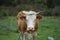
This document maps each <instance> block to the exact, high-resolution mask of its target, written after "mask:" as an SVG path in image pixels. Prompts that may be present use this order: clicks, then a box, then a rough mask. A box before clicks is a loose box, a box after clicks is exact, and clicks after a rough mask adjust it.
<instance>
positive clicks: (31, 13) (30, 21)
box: [23, 11, 36, 30]
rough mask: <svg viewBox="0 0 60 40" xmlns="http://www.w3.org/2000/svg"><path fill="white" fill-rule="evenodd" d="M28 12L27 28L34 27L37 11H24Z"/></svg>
mask: <svg viewBox="0 0 60 40" xmlns="http://www.w3.org/2000/svg"><path fill="white" fill-rule="evenodd" d="M23 13H25V14H26V20H27V30H30V29H33V30H34V26H35V19H36V12H34V11H23Z"/></svg>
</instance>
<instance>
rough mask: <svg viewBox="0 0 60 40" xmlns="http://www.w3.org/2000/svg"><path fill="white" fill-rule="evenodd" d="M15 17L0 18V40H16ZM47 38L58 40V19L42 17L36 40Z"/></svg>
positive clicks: (17, 36)
mask: <svg viewBox="0 0 60 40" xmlns="http://www.w3.org/2000/svg"><path fill="white" fill-rule="evenodd" d="M16 30H17V20H16V17H13V16H9V17H5V18H0V40H18V38H19V33H16ZM48 36H51V37H53V38H54V39H55V40H60V17H44V18H43V20H41V21H40V23H39V29H38V37H37V38H38V40H48Z"/></svg>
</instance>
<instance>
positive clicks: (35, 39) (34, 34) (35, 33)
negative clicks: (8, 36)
mask: <svg viewBox="0 0 60 40" xmlns="http://www.w3.org/2000/svg"><path fill="white" fill-rule="evenodd" d="M33 40H37V32H34V33H33Z"/></svg>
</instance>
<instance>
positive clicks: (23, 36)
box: [20, 32, 25, 40]
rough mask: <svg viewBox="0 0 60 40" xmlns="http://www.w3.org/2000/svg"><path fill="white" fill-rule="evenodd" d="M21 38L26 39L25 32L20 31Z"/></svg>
mask: <svg viewBox="0 0 60 40" xmlns="http://www.w3.org/2000/svg"><path fill="white" fill-rule="evenodd" d="M20 40H25V34H24V33H22V32H20Z"/></svg>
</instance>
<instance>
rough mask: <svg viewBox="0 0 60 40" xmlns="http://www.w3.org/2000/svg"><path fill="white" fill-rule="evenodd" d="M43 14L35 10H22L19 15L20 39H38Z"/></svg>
mask: <svg viewBox="0 0 60 40" xmlns="http://www.w3.org/2000/svg"><path fill="white" fill-rule="evenodd" d="M40 19H42V16H41V15H39V12H35V11H20V12H19V13H18V15H17V21H18V31H19V32H20V40H26V37H27V38H28V39H29V40H30V39H31V38H33V40H37V30H38V24H39V20H40Z"/></svg>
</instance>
